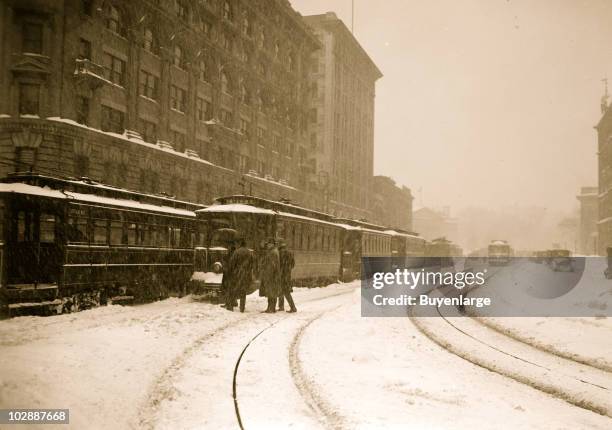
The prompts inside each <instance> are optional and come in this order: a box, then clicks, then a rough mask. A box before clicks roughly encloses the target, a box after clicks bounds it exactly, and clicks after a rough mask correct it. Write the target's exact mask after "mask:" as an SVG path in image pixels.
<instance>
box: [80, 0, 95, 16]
mask: <svg viewBox="0 0 612 430" xmlns="http://www.w3.org/2000/svg"><path fill="white" fill-rule="evenodd" d="M81 9H82V10H83V13H84V14H85V15H87V16H91V15H92V12H93V0H81Z"/></svg>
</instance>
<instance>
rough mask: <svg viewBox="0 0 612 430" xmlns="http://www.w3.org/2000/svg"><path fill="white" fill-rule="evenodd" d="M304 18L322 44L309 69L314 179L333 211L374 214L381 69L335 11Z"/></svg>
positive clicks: (353, 215) (357, 215)
mask: <svg viewBox="0 0 612 430" xmlns="http://www.w3.org/2000/svg"><path fill="white" fill-rule="evenodd" d="M304 19H305V21H306V23H307V24H308V25H309V26H310V27H311V28H312V30H313V31H314V33H315V34H316V36H317V37H318V39H319V41H320V43H321V45H322V48H321V49H319V50H317V51H315V52H314V61H313V64H312V69H311V76H312V79H311V87H310V91H311V95H312V96H311V100H312V105H311V109H310V121H311V123H312V124H313V125H314V129H313V130H312V131H311V134H310V140H309V143H310V145H309V148H310V151H311V153H312V154H313V159H312V163H313V165H312V168H313V170H315V171H316V172H317V175H316V178H315V180H314V181H313V182H314V184H315V185H316V186H318V187H319V189H320V192H321V194H322V195H324V197H325V200H326V201H327V202H331V203H330V204H328V206H329V207H330V211H331V212H333V213H335V214H336V215H339V216H342V217H347V216H348V217H351V216H352V217H355V218H370V219H371V218H372V212H371V211H370V210H369V209H370V208H371V205H372V183H371V181H372V176H373V159H374V96H375V83H376V81H377V80H378V79H379V78H380V77H381V76H382V74H381V72H380V70H379V69H378V67H376V65H375V64H374V62H373V61H372V60H371V59H370V57H369V56H368V55H367V53H366V52H365V51H364V49H363V48H362V47H361V45H360V44H359V42H358V41H357V40H356V39H355V37H354V36H353V34H352V33H351V32H350V30H349V29H348V28H347V27H346V25H344V23H343V22H342V21H341V20H340V19H338V18H337V17H336V15H335V14H334V13H332V12H328V13H326V14H322V15H311V16H305V17H304Z"/></svg>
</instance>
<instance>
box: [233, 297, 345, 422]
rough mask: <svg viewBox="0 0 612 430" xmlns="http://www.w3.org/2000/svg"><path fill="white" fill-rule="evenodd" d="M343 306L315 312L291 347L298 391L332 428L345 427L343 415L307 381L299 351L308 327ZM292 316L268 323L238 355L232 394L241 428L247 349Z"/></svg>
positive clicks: (298, 333)
mask: <svg viewBox="0 0 612 430" xmlns="http://www.w3.org/2000/svg"><path fill="white" fill-rule="evenodd" d="M352 292H353V290H348V291H342V292H339V293H336V294H330V295H326V296H324V297H317V298H314V299H310V300H305V301H304V302H302V303H312V302H317V301H321V300H326V299H329V298H332V297H336V296H341V295H346V294H349V293H352ZM341 306H342V305H340V306H336V307H334V308H331V309H327V310H325V311H321V312H318V313H317V314H315V316H314V317H312V318H309V319H308V320H306V322H305V323H304V324H302V325H301V326H300V327H299V328H298V330H297V333H296V334H295V336H294V337H293V340H292V342H291V345H290V348H289V362H290V370H291V375H292V377H293V378H294V383H295V385H296V387H297V389H298V391H299V392H300V395H301V396H302V398H303V399H304V401H305V402H306V404H307V405H308V407H309V408H310V410H311V411H312V412H313V413H314V415H315V416H316V417H317V418H318V420H319V421H320V422H321V423H322V424H324V425H327V426H330V425H331V427H332V428H343V426H341V425H340V422H341V417H339V416H338V415H337V414H335V413H333V412H331V411H330V410H329V409H330V408H329V407H327V406H326V405H325V403H324V401H323V400H322V399H321V398H320V397H319V396H317V395H316V394H315V393H314V390H313V389H312V386H311V383H310V382H309V381H308V383H306V378H305V377H304V376H303V375H304V373H303V370H302V369H301V366H300V363H299V358H298V351H299V344H300V342H301V340H302V337H303V334H304V332H305V331H306V329H307V328H308V327H309V326H310V325H311V324H312V323H313V322H314V321H316V320H318V319H319V318H321V317H322V316H323V315H325V314H326V313H329V312H333V311H335V310H336V309H338V308H340V307H341ZM291 317H292V315H286V316H283V317H282V318H279V319H277V320H276V321H274V322H272V323H271V324H270V325H268V326H267V327H265V328H263V329H262V330H260V331H259V332H258V333H256V334H255V335H254V336H253V337H252V338H251V339H249V341H248V342H247V343H246V344H245V346H244V348H243V349H242V351H241V352H240V355H239V356H238V358H237V360H236V362H235V364H234V372H233V377H232V396H233V400H234V411H235V415H236V421H237V423H238V426H239V427H240V429H241V430H244V429H245V426H244V420H243V416H242V415H241V412H240V403H239V400H238V371H239V367H240V364H241V362H242V359H243V358H244V356H245V354H246V353H247V350H248V349H249V347H250V346H251V345H252V344H253V343H254V342H255V341H256V340H257V338H258V337H260V336H261V335H262V334H263V333H265V332H266V331H267V330H269V329H271V328H273V327H274V326H276V325H278V324H279V323H281V322H283V321H285V320H287V319H288V318H291Z"/></svg>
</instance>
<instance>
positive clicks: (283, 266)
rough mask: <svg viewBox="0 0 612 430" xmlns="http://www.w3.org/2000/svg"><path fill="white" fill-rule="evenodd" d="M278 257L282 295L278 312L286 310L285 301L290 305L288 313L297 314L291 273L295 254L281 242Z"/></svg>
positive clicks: (279, 298)
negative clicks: (292, 294)
mask: <svg viewBox="0 0 612 430" xmlns="http://www.w3.org/2000/svg"><path fill="white" fill-rule="evenodd" d="M278 256H279V260H280V281H281V294H280V296H278V310H279V311H283V310H285V300H284V299H287V303H289V310H288V311H287V312H297V309H296V308H295V303H294V302H293V297H291V291H293V288H292V286H291V271H292V270H293V266H295V259H294V258H293V253H292V252H291V251H289V250H288V249H287V244H286V243H285V241H284V240H281V241H280V245H279V247H278Z"/></svg>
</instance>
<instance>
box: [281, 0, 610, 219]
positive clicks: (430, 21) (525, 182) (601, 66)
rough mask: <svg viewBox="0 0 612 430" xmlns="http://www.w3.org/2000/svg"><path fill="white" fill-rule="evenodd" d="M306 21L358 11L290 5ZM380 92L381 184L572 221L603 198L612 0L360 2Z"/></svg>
mask: <svg viewBox="0 0 612 430" xmlns="http://www.w3.org/2000/svg"><path fill="white" fill-rule="evenodd" d="M291 4H292V5H293V7H294V8H295V9H296V10H298V11H299V12H301V13H302V14H303V15H309V14H315V13H323V12H326V11H334V12H336V14H337V15H338V17H339V18H341V19H342V20H344V21H345V23H346V24H347V26H348V27H350V22H351V0H291ZM355 36H356V37H357V39H358V40H359V42H360V43H361V44H362V46H363V47H364V48H365V50H366V51H367V52H368V53H369V54H370V56H371V57H372V59H373V60H374V62H375V63H376V64H377V65H378V66H379V68H380V69H381V71H382V72H383V74H384V77H383V78H382V79H380V80H379V81H378V83H377V86H376V120H375V121H376V122H375V129H376V131H375V150H374V157H375V162H374V164H375V165H374V171H375V173H376V174H385V175H388V176H391V177H393V178H394V179H395V180H396V181H397V182H398V183H401V184H404V185H406V186H408V187H410V188H411V189H412V191H413V194H414V196H415V204H417V205H418V204H420V202H421V197H420V193H419V189H420V188H422V190H423V202H424V204H425V205H427V206H443V205H451V206H452V209H453V212H456V210H458V209H460V208H461V207H465V206H471V205H481V206H488V207H492V208H493V207H498V208H499V207H502V206H507V205H515V204H517V205H520V206H522V205H533V204H536V205H541V206H545V207H547V208H550V209H554V210H570V209H571V208H573V207H574V206H576V205H577V201H576V198H575V195H576V194H577V193H578V191H579V188H580V186H582V185H597V159H596V152H597V137H596V132H595V130H594V129H593V126H594V125H595V124H596V123H597V122H598V120H599V118H600V110H599V100H600V97H601V96H602V94H603V83H602V82H601V79H602V78H604V77H605V76H606V73H607V74H608V76H609V77H610V78H611V83H610V85H611V89H612V1H609V0H588V1H579V0H538V1H532V0H510V1H507V0H421V1H416V0H377V1H374V0H355Z"/></svg>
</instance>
